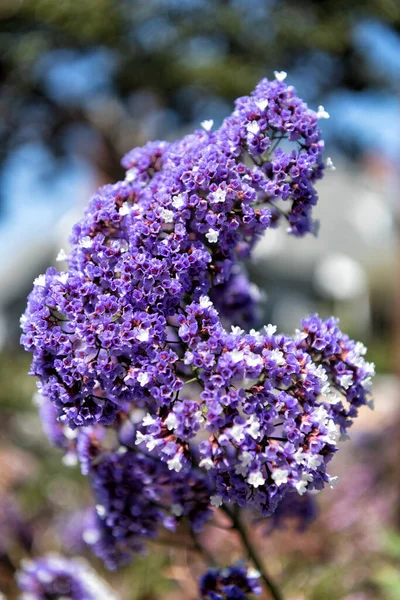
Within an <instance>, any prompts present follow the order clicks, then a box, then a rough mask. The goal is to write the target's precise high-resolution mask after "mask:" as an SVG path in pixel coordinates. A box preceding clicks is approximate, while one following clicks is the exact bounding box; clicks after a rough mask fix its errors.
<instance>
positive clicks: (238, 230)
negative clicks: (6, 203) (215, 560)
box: [22, 74, 373, 567]
mask: <svg viewBox="0 0 400 600" xmlns="http://www.w3.org/2000/svg"><path fill="white" fill-rule="evenodd" d="M324 116H327V113H326V112H325V111H324V110H323V109H322V107H320V109H319V111H318V112H314V111H313V110H311V109H309V108H308V107H307V105H306V104H305V103H304V102H303V101H302V100H300V99H299V98H298V97H297V95H296V91H295V89H294V88H293V87H292V86H287V85H286V84H285V83H284V81H283V77H282V74H277V78H276V79H275V80H273V81H268V80H267V79H265V80H262V81H261V82H260V83H259V85H258V86H257V88H256V89H255V91H254V92H253V93H252V94H251V95H250V96H246V97H243V98H239V99H238V100H237V101H236V105H235V110H234V112H233V113H232V115H231V116H229V117H228V118H227V119H226V120H225V121H224V122H223V124H222V126H221V127H220V128H219V129H217V130H215V131H214V130H213V126H212V125H213V124H212V122H205V123H203V128H202V129H201V130H198V131H196V132H195V133H194V134H192V135H188V136H186V137H184V138H183V139H182V140H180V141H177V142H173V143H167V142H152V143H149V144H147V145H146V146H144V147H143V148H136V149H134V150H132V151H131V152H130V153H129V154H128V155H127V156H125V158H124V159H123V165H124V167H125V168H126V170H127V171H126V178H125V180H124V181H123V182H119V183H116V184H114V185H108V186H105V187H103V188H101V189H100V190H99V192H98V193H97V194H96V195H95V196H94V197H93V199H92V200H91V202H90V204H89V207H88V209H87V211H86V214H85V216H84V218H83V220H82V221H81V222H79V223H78V224H77V225H75V227H74V230H73V234H72V237H71V252H70V254H69V255H68V256H67V257H65V253H62V255H61V258H67V262H68V267H69V269H68V271H65V272H64V271H63V272H58V271H57V270H56V269H54V268H51V269H48V271H47V272H46V274H45V275H41V276H40V277H38V278H37V279H36V281H35V282H34V289H33V291H32V293H31V294H30V297H29V302H28V307H27V310H26V312H25V315H24V316H23V317H22V328H23V335H22V343H23V344H24V346H25V348H26V350H28V351H29V352H32V354H33V361H32V368H31V373H32V374H33V375H35V376H37V377H38V379H39V392H40V394H41V396H42V397H43V405H42V408H41V413H42V415H43V417H44V420H45V424H46V431H47V432H48V434H49V437H50V438H51V439H52V441H53V442H54V443H55V444H56V445H58V446H61V447H62V448H64V450H65V451H66V453H67V454H66V456H67V461H68V462H71V461H73V460H79V461H80V463H81V466H82V470H83V472H84V473H85V474H89V475H90V476H91V480H92V484H93V490H94V494H95V497H96V504H97V517H96V519H97V521H96V523H97V524H96V526H94V527H93V528H92V529H91V530H90V531H88V534H87V536H86V537H87V540H88V541H89V543H91V544H92V545H93V547H94V550H95V551H96V552H97V554H99V555H100V556H101V557H102V558H103V559H104V560H105V561H106V563H107V564H108V566H110V567H116V566H118V564H120V563H121V562H126V561H127V560H129V557H130V556H131V554H132V552H135V551H138V550H141V549H142V548H143V541H144V540H145V539H146V538H152V537H155V536H156V535H157V532H158V529H159V526H160V525H163V526H164V527H167V528H174V527H175V526H176V525H177V523H178V522H179V520H180V519H187V520H188V521H189V523H190V524H191V526H192V527H193V528H194V529H199V528H200V527H201V526H202V525H203V524H204V522H205V521H206V520H207V518H208V516H209V515H210V513H211V508H210V507H211V506H215V507H217V506H219V505H221V504H223V503H227V504H232V503H236V504H238V505H239V506H241V507H244V506H253V507H256V508H257V509H259V510H260V511H261V513H262V514H263V515H270V514H272V513H273V512H274V510H275V508H276V506H277V505H278V503H279V501H280V500H281V499H282V498H283V497H284V496H285V495H286V494H287V493H289V492H291V493H298V494H304V493H305V492H306V491H308V490H312V489H321V488H322V487H323V486H324V485H325V484H326V483H328V484H332V483H333V480H332V478H331V477H330V476H329V474H328V473H327V472H326V466H327V463H328V462H329V460H330V459H331V458H332V456H333V455H334V453H335V452H336V450H337V448H338V441H339V436H340V433H344V432H345V431H346V430H347V428H348V427H349V426H350V425H351V423H352V420H353V418H354V417H355V416H356V415H357V411H358V408H359V407H360V406H361V405H363V404H366V403H368V402H369V388H370V382H371V375H372V374H373V365H371V364H369V363H367V362H366V361H365V359H364V354H365V348H364V347H363V346H362V345H361V344H359V343H355V342H353V341H352V340H350V339H349V338H348V337H347V336H346V335H344V334H343V333H342V332H341V331H340V330H339V328H338V325H337V322H336V320H335V319H328V320H327V321H324V320H321V319H319V318H318V317H317V316H313V317H311V318H309V319H306V320H304V321H303V323H302V325H301V327H300V329H299V331H297V332H296V335H295V336H294V337H293V338H290V337H287V336H284V335H279V334H277V333H276V328H275V327H273V326H271V325H269V326H267V327H265V328H264V329H263V330H262V331H255V330H253V329H251V330H250V331H249V332H245V331H244V330H242V329H241V328H240V326H243V327H244V326H246V324H248V323H251V321H252V318H253V316H254V312H255V309H256V300H257V298H256V294H255V291H254V288H252V287H251V284H250V283H249V282H248V280H247V278H246V275H245V273H244V271H243V270H242V268H241V266H240V260H241V259H243V258H246V257H247V258H248V257H249V256H250V255H251V250H252V248H253V246H254V244H255V243H256V241H257V239H258V238H259V237H260V235H261V234H262V233H264V232H265V231H266V230H267V229H268V228H270V227H276V226H277V225H278V224H279V222H280V221H282V220H283V221H286V224H287V225H288V232H289V233H290V234H293V235H296V236H302V235H304V234H305V233H307V232H314V231H315V224H314V223H313V221H312V218H311V209H312V207H313V205H315V203H316V201H317V196H316V192H315V188H314V185H315V182H316V180H317V179H318V178H319V177H321V175H322V173H323V169H324V164H323V162H322V151H323V141H322V140H321V139H320V130H319V127H318V119H319V118H320V117H324ZM280 144H281V145H280ZM282 144H283V145H282ZM227 323H230V325H232V327H230V325H229V326H227Z"/></svg>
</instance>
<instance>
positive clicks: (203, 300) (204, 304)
mask: <svg viewBox="0 0 400 600" xmlns="http://www.w3.org/2000/svg"><path fill="white" fill-rule="evenodd" d="M199 304H200V308H210V307H211V306H212V305H213V303H212V302H211V300H210V298H209V297H208V296H200V300H199Z"/></svg>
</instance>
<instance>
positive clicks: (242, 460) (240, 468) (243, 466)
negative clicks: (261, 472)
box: [235, 450, 253, 477]
mask: <svg viewBox="0 0 400 600" xmlns="http://www.w3.org/2000/svg"><path fill="white" fill-rule="evenodd" d="M252 460H253V457H252V455H251V453H250V452H247V451H246V450H245V451H244V452H243V453H242V454H241V455H240V456H239V464H238V465H236V466H235V473H236V474H237V475H242V477H245V476H246V475H247V472H248V470H249V465H250V464H251V462H252Z"/></svg>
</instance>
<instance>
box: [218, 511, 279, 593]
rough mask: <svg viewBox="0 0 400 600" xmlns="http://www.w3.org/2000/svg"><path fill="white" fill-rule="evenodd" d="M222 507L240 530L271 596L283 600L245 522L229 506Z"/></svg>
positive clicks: (234, 526)
mask: <svg viewBox="0 0 400 600" xmlns="http://www.w3.org/2000/svg"><path fill="white" fill-rule="evenodd" d="M222 509H223V510H224V512H225V513H226V514H227V515H228V516H229V517H230V519H231V520H232V524H233V528H234V529H236V531H237V532H238V534H239V537H240V539H241V542H242V544H243V546H244V548H245V549H246V551H247V554H248V556H249V558H250V560H251V561H252V562H253V564H254V566H255V567H256V569H257V571H259V573H260V575H261V579H262V580H263V582H264V585H265V587H266V588H267V590H268V592H269V594H270V595H271V597H272V598H273V599H274V600H283V597H282V595H281V592H280V591H279V589H278V588H277V586H276V584H275V583H274V582H273V581H272V580H271V579H270V577H269V575H267V573H266V571H265V568H264V566H263V564H262V561H261V559H260V557H259V556H258V554H257V551H256V549H255V548H254V546H253V544H252V543H251V541H250V539H249V537H248V535H247V531H246V528H245V527H244V525H243V523H242V522H241V520H240V517H239V515H236V514H235V513H234V512H231V511H230V510H229V508H227V507H226V506H223V507H222Z"/></svg>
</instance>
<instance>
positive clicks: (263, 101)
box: [256, 98, 268, 110]
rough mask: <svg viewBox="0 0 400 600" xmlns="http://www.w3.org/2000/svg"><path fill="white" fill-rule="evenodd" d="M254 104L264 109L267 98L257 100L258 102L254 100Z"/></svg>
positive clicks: (266, 104)
mask: <svg viewBox="0 0 400 600" xmlns="http://www.w3.org/2000/svg"><path fill="white" fill-rule="evenodd" d="M256 105H257V106H258V108H259V109H260V110H265V109H266V108H267V106H268V100H267V98H266V99H265V100H259V101H258V102H256Z"/></svg>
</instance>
